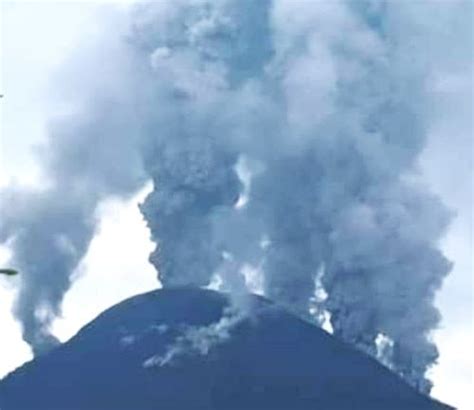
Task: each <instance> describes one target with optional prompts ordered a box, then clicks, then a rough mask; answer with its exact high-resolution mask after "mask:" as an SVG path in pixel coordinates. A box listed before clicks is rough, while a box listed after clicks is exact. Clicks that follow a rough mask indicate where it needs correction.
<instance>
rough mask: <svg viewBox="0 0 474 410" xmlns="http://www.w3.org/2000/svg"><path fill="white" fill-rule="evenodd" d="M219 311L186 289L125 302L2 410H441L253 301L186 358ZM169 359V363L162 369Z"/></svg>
mask: <svg viewBox="0 0 474 410" xmlns="http://www.w3.org/2000/svg"><path fill="white" fill-rule="evenodd" d="M228 303H229V301H228V299H227V297H226V296H225V295H223V294H220V293H217V292H213V291H209V290H198V289H190V288H181V289H168V290H157V291H154V292H150V293H146V294H143V295H140V296H136V297H133V298H131V299H129V300H126V301H124V302H122V303H120V304H118V305H116V306H114V307H112V308H111V309H109V310H107V311H106V312H104V313H103V314H102V315H100V316H99V317H98V318H97V319H95V320H94V321H92V322H91V323H90V324H88V325H87V326H85V327H84V328H83V329H82V330H81V331H80V332H79V333H78V334H77V335H76V336H75V337H74V338H72V339H71V340H70V341H69V342H67V343H66V344H64V345H62V346H61V347H59V348H58V349H56V350H54V351H52V352H50V353H49V354H47V355H45V356H43V357H40V358H38V359H37V360H35V361H33V362H30V363H28V364H26V365H25V366H23V367H22V368H20V369H18V370H17V371H15V372H14V373H12V374H10V375H9V376H7V377H6V378H5V379H4V380H3V381H1V382H0V409H1V410H17V409H22V410H23V409H35V410H40V409H45V410H86V409H87V410H95V409H97V410H106V409H114V410H119V409H123V410H147V409H164V410H194V409H195V410H200V409H206V410H207V409H209V410H210V409H216V410H230V409H232V410H252V409H269V410H270V409H271V410H278V409H285V410H303V409H304V410H306V409H308V410H309V409H312V410H315V409H327V410H332V409H364V410H369V409H377V410H383V409H397V410H399V409H400V410H401V409H404V410H405V409H414V410H415V409H416V410H421V409H447V408H449V407H447V406H444V405H442V404H439V403H437V402H434V401H432V400H430V399H429V398H427V397H424V396H422V395H420V394H418V393H417V392H416V391H414V390H413V389H412V388H411V387H409V386H408V385H407V384H406V383H404V382H403V381H402V380H401V379H399V378H398V377H397V376H395V375H394V374H392V373H391V372H390V371H388V370H387V369H385V368H384V367H383V366H381V365H380V364H379V363H377V362H376V361H375V360H373V359H371V358H369V357H367V356H365V355H363V354H361V353H359V352H357V351H355V350H353V349H352V348H350V347H349V346H347V345H345V344H343V343H341V342H339V341H337V340H336V339H335V338H333V337H332V336H331V335H329V334H327V333H326V332H324V331H323V330H321V329H319V328H317V327H315V326H312V325H311V324H309V323H306V322H304V321H302V320H300V319H298V318H296V317H294V316H293V315H291V314H289V313H287V312H286V311H284V310H282V309H281V308H278V307H276V306H275V305H273V304H271V303H270V302H268V301H267V300H265V299H263V298H260V297H257V296H252V297H251V303H252V304H253V305H254V311H255V315H252V317H251V318H247V319H244V320H242V321H239V322H237V323H236V324H235V326H233V327H231V328H229V329H227V334H226V337H224V338H221V339H219V338H217V339H215V338H214V339H212V338H211V336H214V335H213V333H212V332H211V334H209V335H207V336H209V337H208V339H209V340H213V341H214V346H212V347H210V348H209V346H207V345H202V344H199V343H195V345H193V346H194V348H195V349H194V350H192V351H191V352H190V353H189V352H186V349H183V346H185V343H184V342H186V340H187V339H186V338H183V335H186V334H188V333H189V330H192V331H193V332H194V333H192V334H193V335H194V336H196V335H197V336H199V335H201V333H199V329H202V327H203V326H208V327H207V328H204V329H213V330H216V328H213V327H212V324H213V323H219V320H220V319H221V317H222V315H223V312H224V310H225V308H226V307H227V306H228ZM209 325H211V327H209ZM217 330H219V331H222V329H220V328H219V329H217ZM224 330H225V329H224ZM224 334H225V332H224ZM197 336H196V337H197ZM189 340H194V339H189ZM177 341H181V342H182V343H181V344H179V343H177ZM188 342H189V341H188ZM194 342H196V340H194ZM188 344H189V343H188ZM177 346H178V347H180V349H175V350H173V347H174V348H176V347H177ZM207 349H208V351H207ZM170 351H177V352H178V354H176V355H174V356H172V357H171V359H170V360H169V361H165V360H163V358H164V357H166V356H167V353H168V356H169V357H170V355H169V353H170ZM169 357H168V358H169ZM160 360H161V361H160Z"/></svg>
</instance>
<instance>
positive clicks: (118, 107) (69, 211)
mask: <svg viewBox="0 0 474 410" xmlns="http://www.w3.org/2000/svg"><path fill="white" fill-rule="evenodd" d="M108 46H109V47H110V46H111V44H110V42H109V44H108ZM124 50H125V49H121V51H120V53H119V54H121V53H122V52H124ZM88 51H89V52H90V53H91V52H92V50H91V49H89V50H88ZM101 51H102V53H99V54H102V56H111V55H115V56H116V53H117V51H118V50H117V49H115V48H113V50H109V49H108V50H101ZM94 52H98V50H97V49H94ZM79 57H82V56H79ZM116 63H117V60H115V61H114V64H116ZM74 68H75V69H77V70H79V71H82V72H88V71H91V70H92V69H94V71H97V70H98V69H99V64H98V63H97V61H96V60H94V57H93V56H92V55H90V54H88V59H87V62H86V61H84V60H82V59H81V58H79V59H78V60H77V61H74ZM109 69H110V67H108V66H107V64H104V63H103V62H100V70H101V74H100V76H101V78H100V79H97V78H93V79H92V80H91V81H89V83H88V85H89V87H91V86H93V87H94V88H90V89H88V90H87V91H80V89H81V87H82V86H83V84H76V85H75V86H73V85H71V84H69V87H71V89H74V88H75V87H77V89H76V90H73V92H77V94H76V96H75V100H74V106H73V107H74V110H73V112H71V113H69V114H67V115H63V116H62V117H60V118H56V119H55V120H54V121H52V122H51V124H50V126H49V128H50V134H49V140H48V144H47V146H46V147H42V149H41V151H40V155H41V159H42V164H43V178H44V185H43V186H42V187H39V188H38V189H35V190H29V189H27V188H25V187H9V188H6V189H4V190H2V191H1V192H0V199H1V202H0V214H1V219H0V242H2V243H3V242H7V243H8V244H9V246H10V247H11V249H12V252H13V257H12V261H11V262H10V263H11V264H12V266H15V267H16V268H17V269H18V270H19V271H20V275H19V277H20V278H21V285H20V289H19V294H18V298H17V301H16V304H15V307H14V313H15V315H16V317H17V318H18V319H19V321H20V322H21V325H22V329H23V337H24V339H25V341H26V342H28V343H29V344H30V346H31V347H32V349H33V352H34V354H35V355H37V354H41V353H43V352H46V351H48V350H49V349H51V347H53V346H54V345H56V344H57V343H58V341H57V340H56V338H55V337H54V336H53V335H52V334H51V333H50V325H51V324H52V321H53V320H54V319H55V318H56V317H57V316H58V315H59V314H60V309H61V302H62V299H63V296H64V294H65V292H66V291H67V290H68V289H69V287H70V285H71V282H72V275H73V273H74V271H75V269H76V267H77V265H78V263H79V262H80V260H81V259H82V257H83V256H84V254H85V253H86V251H87V248H88V245H89V243H90V241H91V239H92V237H93V234H94V226H95V215H94V212H95V209H96V206H97V205H98V203H99V201H100V200H101V199H103V198H105V197H107V196H110V195H131V194H133V192H134V191H136V190H137V189H139V188H140V187H141V186H142V185H143V183H144V181H145V180H144V178H143V173H142V171H141V169H142V168H141V164H140V160H139V157H138V155H137V153H136V149H135V148H136V146H137V140H136V136H137V135H138V134H137V130H138V128H139V126H138V123H137V119H136V118H137V116H136V109H135V108H134V103H135V99H134V98H133V95H131V93H129V94H128V95H125V94H124V93H123V91H122V90H121V89H120V87H122V86H123V87H126V86H130V85H131V84H132V83H133V81H134V76H133V75H132V73H133V71H132V70H131V67H130V66H129V65H127V64H126V62H124V63H123V64H122V66H121V69H120V70H117V69H116V68H114V71H113V74H114V75H118V72H120V73H121V76H120V83H117V82H115V79H113V78H112V77H113V76H112V75H111V73H110V71H109ZM106 76H107V79H105V77H106ZM124 78H125V80H124ZM94 81H97V83H95V84H91V83H93V82H94ZM79 96H80V97H81V99H80V98H79Z"/></svg>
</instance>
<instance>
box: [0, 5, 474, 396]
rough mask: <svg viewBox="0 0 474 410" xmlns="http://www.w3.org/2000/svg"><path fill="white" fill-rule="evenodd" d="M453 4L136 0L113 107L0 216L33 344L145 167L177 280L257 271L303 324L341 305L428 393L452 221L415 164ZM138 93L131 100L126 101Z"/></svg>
mask: <svg viewBox="0 0 474 410" xmlns="http://www.w3.org/2000/svg"><path fill="white" fill-rule="evenodd" d="M415 3H416V4H415ZM423 4H424V3H423ZM450 4H451V5H450V6H448V5H447V3H446V2H443V4H441V3H440V4H438V3H437V4H436V5H435V4H431V3H430V4H427V5H426V6H420V3H419V2H395V1H390V2H383V1H371V0H361V1H358V2H353V1H349V0H348V1H326V2H321V1H310V0H300V1H294V0H274V1H270V0H262V1H255V0H220V1H216V0H212V1H211V0H179V1H168V2H165V1H162V2H156V3H153V4H150V5H143V4H142V5H139V6H137V7H136V8H135V9H134V12H133V16H132V21H133V24H132V25H131V30H130V33H129V34H128V36H127V38H126V44H127V46H126V50H127V51H126V52H125V51H124V55H126V58H127V61H133V64H132V66H133V69H132V70H123V69H122V68H121V64H122V63H123V61H121V60H118V61H116V60H112V64H113V63H115V64H116V65H117V72H118V73H116V76H117V78H118V79H117V81H113V82H111V85H112V86H111V87H105V89H103V90H101V91H102V93H101V97H102V98H101V100H100V101H102V100H104V96H105V97H106V98H105V100H106V101H107V102H109V105H108V106H107V105H101V104H98V103H97V102H96V98H95V97H96V95H95V94H94V95H93V96H92V98H90V99H89V100H88V101H89V102H91V105H90V106H89V109H88V110H87V112H85V113H81V114H80V115H79V117H78V118H72V119H69V120H68V123H67V124H63V125H61V126H59V127H55V128H53V130H54V132H55V133H59V135H58V136H57V138H56V137H54V138H53V139H52V143H51V144H50V148H51V150H52V154H51V157H50V158H47V161H46V163H47V164H48V166H47V169H48V170H49V174H48V175H49V176H50V177H51V180H52V184H51V187H50V188H48V189H46V190H45V191H41V192H38V193H22V192H13V193H11V195H12V199H11V203H14V204H16V205H15V206H14V207H5V208H6V209H7V213H6V217H5V216H4V215H3V214H2V218H6V219H5V220H3V219H2V224H1V226H0V231H1V233H2V239H6V238H8V237H10V238H14V239H13V245H12V246H13V250H14V257H15V260H16V261H17V265H16V266H18V267H19V268H20V269H22V270H23V271H24V272H25V279H24V283H23V284H22V288H21V292H20V297H19V301H18V305H17V306H18V307H17V314H18V317H19V318H20V319H21V321H22V323H23V326H24V328H25V337H26V338H27V340H28V341H29V342H30V343H31V344H32V345H33V346H35V348H36V349H37V350H40V347H41V346H42V345H43V344H46V343H47V341H48V338H49V337H50V336H49V333H48V326H49V324H50V323H51V320H52V319H53V318H54V317H55V315H56V314H57V313H58V311H59V308H60V302H61V299H62V296H63V294H64V292H65V291H66V290H67V289H68V287H69V285H70V277H71V276H70V275H71V273H72V272H73V270H74V268H75V266H76V265H77V263H78V262H79V260H80V258H81V257H82V256H83V255H84V252H85V251H86V250H87V246H88V243H89V241H90V239H91V236H92V235H93V232H94V229H93V223H94V221H93V213H94V209H95V207H96V206H97V203H98V202H99V201H100V200H101V199H102V198H103V197H105V196H107V195H117V194H118V195H124V194H127V193H130V192H132V191H133V190H134V189H136V188H137V187H138V186H139V183H140V181H142V180H141V176H142V175H143V174H142V167H143V170H144V174H145V175H147V177H148V178H150V179H151V180H152V182H153V191H152V192H151V193H150V194H149V196H148V197H147V199H146V200H145V202H144V203H143V204H142V205H141V210H142V212H143V215H144V216H145V218H146V220H147V221H148V225H149V227H150V230H151V234H152V238H153V240H155V241H156V243H157V247H156V250H155V251H154V252H153V254H152V255H151V262H152V263H153V264H154V265H155V266H156V268H157V270H158V273H159V279H160V280H161V283H162V284H163V286H175V285H195V286H207V285H209V283H210V282H212V281H214V280H215V279H216V277H218V278H219V280H220V281H222V282H223V283H224V286H226V287H227V288H228V289H230V290H236V292H237V293H239V294H241V291H242V286H245V284H246V280H247V282H249V281H248V275H247V273H248V272H253V273H252V274H253V275H254V276H255V275H260V276H261V278H262V279H263V291H264V293H265V294H266V295H267V296H269V297H270V298H272V299H274V300H276V301H278V302H280V303H282V304H285V305H286V306H288V307H289V308H290V309H292V310H294V311H295V312H297V313H298V314H300V315H302V316H304V317H306V318H307V319H308V320H313V321H317V322H321V320H322V319H321V318H322V317H323V316H324V314H325V312H326V313H328V314H329V315H330V321H331V324H332V327H333V329H334V333H335V334H336V335H337V336H338V337H340V338H342V339H344V340H347V341H349V342H350V343H353V344H355V345H356V346H358V347H360V348H361V349H363V350H365V351H367V352H369V353H370V354H373V355H374V356H378V357H379V358H380V359H381V360H382V361H383V362H384V363H388V364H389V366H390V367H392V368H393V369H394V370H395V371H397V372H399V373H400V374H401V375H402V376H404V377H405V378H406V379H407V380H408V381H409V382H410V383H412V384H413V385H414V386H416V387H417V388H419V389H420V390H422V391H425V392H428V391H429V390H430V382H429V381H428V380H426V379H425V372H426V370H427V369H428V368H429V367H430V366H431V365H432V364H433V363H434V362H435V360H436V358H437V355H438V353H437V349H436V347H435V346H434V345H433V343H432V342H431V341H430V331H431V330H432V329H434V328H435V327H436V325H437V324H438V322H439V313H438V312H437V310H436V309H435V307H434V306H433V298H434V295H435V292H436V290H437V289H439V287H440V285H441V282H442V280H443V278H444V276H445V275H446V274H447V273H448V271H449V270H450V263H449V262H448V261H447V260H446V258H445V257H444V256H443V255H442V254H441V253H440V251H439V250H438V248H437V243H438V241H439V239H440V238H441V237H442V235H443V233H444V231H445V230H446V227H447V225H448V223H449V219H450V215H449V213H448V212H447V210H446V208H445V207H444V206H443V204H442V203H440V201H439V200H438V199H437V198H436V197H435V196H433V195H432V194H430V192H429V190H427V188H426V187H425V186H423V184H422V183H421V182H420V178H419V176H418V174H417V160H418V158H419V155H420V153H421V152H422V150H423V148H424V146H425V144H426V138H427V137H426V136H427V126H428V124H427V118H428V117H429V110H428V107H429V106H430V99H429V97H430V95H429V93H428V92H427V89H428V85H429V81H430V76H429V74H430V72H431V68H432V65H433V64H434V63H435V60H434V58H433V56H432V55H431V54H429V53H427V52H426V49H429V48H430V47H432V43H430V42H433V44H435V43H436V40H437V38H438V37H436V36H435V35H434V34H433V32H431V31H430V27H431V26H430V21H428V20H427V19H428V17H426V16H427V14H426V13H428V12H430V13H431V11H433V10H434V9H436V10H437V11H438V12H436V13H435V12H434V13H433V16H434V17H433V16H432V17H433V18H440V16H444V17H445V16H447V15H449V12H450V10H451V7H453V8H458V7H460V8H462V6H463V4H464V3H457V2H453V3H450ZM428 8H429V10H428ZM439 11H441V13H439ZM456 12H459V10H457V9H456ZM463 12H464V11H463V10H461V13H463ZM430 13H428V14H430ZM466 15H469V13H466ZM444 17H443V18H444ZM110 35H111V36H112V34H110ZM109 64H111V63H110V62H109ZM129 77H131V78H132V80H130V79H129ZM93 85H94V83H93ZM124 85H129V86H130V87H128V88H127V89H126V91H125V94H126V95H127V98H128V99H129V100H130V101H126V102H124V101H123V99H120V98H119V99H118V100H119V101H117V98H118V97H117V95H118V94H119V95H120V94H121V93H124V89H125V88H124ZM114 86H116V87H118V89H119V91H117V89H114ZM77 156H79V157H77ZM135 156H140V157H141V160H142V161H141V164H139V163H138V160H137V158H135ZM130 158H132V160H130ZM6 198H8V196H7V197H6ZM2 212H3V211H2ZM320 288H322V289H324V293H325V294H326V297H323V298H320V297H319V298H318V297H316V294H317V293H318V290H319V289H320ZM380 337H383V338H385V339H386V340H389V341H390V343H389V344H388V346H389V348H386V349H383V350H382V349H379V346H378V344H377V340H379V339H380Z"/></svg>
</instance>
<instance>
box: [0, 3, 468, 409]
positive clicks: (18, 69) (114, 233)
mask: <svg viewBox="0 0 474 410" xmlns="http://www.w3.org/2000/svg"><path fill="white" fill-rule="evenodd" d="M63 3H64V4H63ZM66 3H68V2H61V5H58V4H52V3H44V2H34V3H32V2H29V3H26V2H15V3H4V4H3V5H2V33H1V34H2V41H1V45H2V49H1V62H2V78H1V90H2V93H3V94H5V97H4V99H3V101H2V102H1V104H2V105H1V141H0V142H1V152H0V153H1V159H0V183H1V184H3V185H6V184H8V183H12V182H14V183H17V184H25V185H28V186H30V187H33V188H35V189H41V187H42V185H43V184H44V183H45V181H44V179H43V178H44V176H42V175H41V173H40V171H39V170H40V168H39V167H38V162H37V157H36V154H35V150H36V149H37V148H35V147H37V146H38V145H39V144H40V143H41V142H42V141H44V140H45V137H46V123H47V121H48V119H49V118H50V117H51V116H55V115H57V114H58V113H60V112H64V111H67V110H68V108H69V107H68V106H65V105H64V104H63V102H62V100H61V98H60V97H59V96H58V95H56V94H55V93H54V91H53V92H52V91H51V90H54V89H55V88H54V87H52V85H51V81H52V79H53V78H55V74H56V72H57V70H58V69H59V67H60V66H61V64H62V63H63V61H64V60H65V58H66V56H67V55H68V54H69V53H70V52H71V51H72V50H74V48H75V47H76V46H77V45H78V44H80V42H81V38H82V37H83V36H84V35H85V32H86V31H87V36H88V37H89V38H93V37H94V36H100V35H101V34H100V32H101V31H100V25H99V24H98V21H99V20H100V16H101V15H102V14H101V13H102V12H101V7H99V6H98V4H97V3H87V4H84V3H81V4H79V3H75V4H71V3H69V4H66ZM124 7H125V6H120V7H119V9H123V8H124ZM427 24H430V23H427ZM433 24H434V25H436V23H433ZM86 28H87V30H86ZM453 29H455V28H453ZM461 35H462V34H461ZM463 43H464V41H460V45H459V44H457V45H453V48H454V49H455V52H454V53H453V56H454V57H451V58H450V59H448V60H449V61H447V62H445V63H444V64H442V65H440V67H439V70H438V73H437V79H436V81H435V83H434V90H433V92H434V94H435V95H437V96H438V97H439V98H435V99H434V103H433V105H434V108H433V110H434V112H435V113H436V115H435V116H433V121H432V122H431V126H430V131H429V143H428V145H427V147H426V149H425V151H424V153H423V155H422V158H421V171H422V173H423V178H424V179H425V181H426V182H427V183H429V184H430V185H431V186H432V187H433V189H434V190H435V191H436V192H438V193H439V194H440V195H441V196H442V198H443V200H444V201H445V203H447V204H448V206H449V207H450V208H452V209H454V210H455V211H456V213H457V217H456V219H455V220H454V222H453V224H452V226H451V228H450V230H449V233H448V235H447V236H446V237H445V239H444V240H443V244H442V246H443V249H444V251H445V253H446V254H447V255H448V256H449V258H450V259H451V260H453V261H454V262H455V267H454V270H453V271H452V273H451V275H450V276H449V277H448V279H447V280H446V281H445V284H444V287H443V289H442V291H441V292H440V293H439V295H438V299H437V303H438V306H439V307H440V309H441V311H442V314H443V321H442V324H441V328H440V329H439V330H438V331H437V332H436V333H435V339H436V340H437V341H438V344H439V347H440V351H441V357H440V362H439V365H438V366H437V367H436V368H435V369H434V370H433V379H434V382H435V388H434V391H433V395H434V396H435V397H437V398H440V399H442V400H445V401H447V402H448V403H451V404H454V405H457V406H459V407H460V408H461V409H468V408H470V407H471V406H472V404H473V403H474V402H472V399H471V397H470V396H472V394H471V391H472V390H471V389H472V355H467V352H469V351H471V350H472V348H471V347H470V346H472V342H474V338H473V328H472V309H473V305H472V256H471V254H472V163H471V162H472V139H471V136H472V118H471V113H472V94H471V92H472V79H471V64H470V54H469V47H467V52H468V55H467V56H466V46H464V48H463V46H462V45H463ZM466 43H467V41H466ZM471 51H472V50H471ZM149 189H150V188H149V187H146V188H144V190H143V191H142V192H138V193H137V197H135V198H133V199H132V200H130V201H118V200H114V201H112V200H111V201H107V202H106V203H104V204H102V205H101V207H100V209H99V211H98V218H99V220H100V224H99V230H98V233H97V235H96V237H95V238H94V240H93V242H92V244H91V247H90V250H89V252H88V254H87V256H86V258H85V259H84V261H83V262H82V263H81V265H80V267H79V269H78V273H77V275H78V276H79V279H78V280H77V281H76V282H75V284H74V286H73V287H72V289H71V290H70V291H69V293H68V294H67V296H66V299H65V302H64V309H63V310H64V312H63V317H62V318H60V319H58V320H57V321H56V322H55V323H54V326H53V329H54V331H55V333H56V334H57V335H58V336H59V337H60V338H61V339H62V340H65V339H67V338H68V337H70V336H71V335H72V334H73V333H74V332H75V331H76V330H77V329H78V328H79V327H80V326H82V325H83V324H84V323H86V322H87V321H89V320H90V319H92V318H93V317H94V316H95V315H96V314H97V313H99V312H100V311H101V310H103V309H105V308H106V307H108V306H110V305H112V304H114V303H116V302H118V301H120V300H122V299H124V298H126V297H128V296H130V295H133V294H136V293H138V292H142V291H146V290H148V289H152V288H153V287H156V286H157V284H158V282H157V280H156V275H155V272H154V269H153V267H151V265H149V264H148V263H147V262H146V260H147V257H148V254H149V253H150V251H151V250H152V248H153V245H152V244H151V243H150V242H149V240H148V236H149V235H148V232H147V229H146V227H145V225H144V222H143V221H142V217H141V215H140V213H139V211H138V209H137V207H136V202H137V198H143V197H144V194H145V192H146V191H147V190H149ZM124 232H126V235H123V233H124ZM125 254H127V257H126V258H125V257H123V256H124V255H125ZM7 257H8V250H7V249H2V252H1V253H0V258H3V260H6V258H7ZM0 260H1V259H0ZM112 272H113V274H112ZM132 273H133V275H132ZM15 280H16V279H15ZM13 285H14V283H13ZM14 293H15V287H14V286H11V284H9V283H7V282H6V281H3V280H2V282H1V286H0V326H1V329H2V335H6V336H4V338H5V343H6V344H7V348H6V349H5V348H4V349H2V352H1V353H0V374H5V372H7V371H9V370H11V369H13V368H14V367H15V366H17V365H19V364H21V363H22V362H23V361H24V360H27V359H28V358H29V357H30V353H29V350H28V347H27V346H26V345H25V344H23V343H22V342H21V337H20V333H19V328H18V326H17V325H16V324H15V322H14V320H13V318H12V316H11V314H10V309H11V304H12V298H13V295H14ZM98 296H100V297H98Z"/></svg>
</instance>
